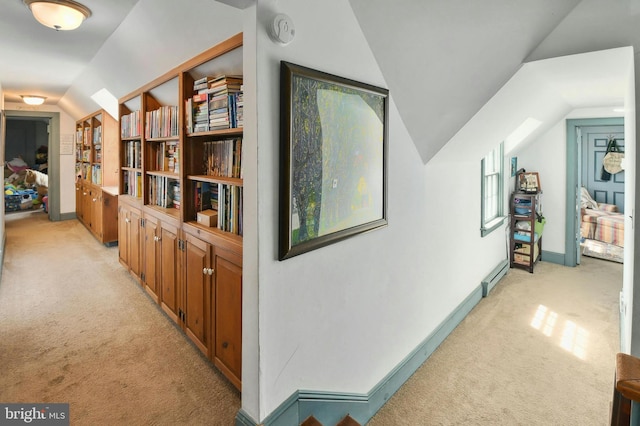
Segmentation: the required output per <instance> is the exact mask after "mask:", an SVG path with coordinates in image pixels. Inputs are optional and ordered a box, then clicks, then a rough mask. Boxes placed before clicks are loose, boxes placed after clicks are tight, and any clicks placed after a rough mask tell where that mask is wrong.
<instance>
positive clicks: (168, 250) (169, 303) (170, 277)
mask: <svg viewBox="0 0 640 426" xmlns="http://www.w3.org/2000/svg"><path fill="white" fill-rule="evenodd" d="M160 226H161V228H160V265H158V267H159V269H160V271H161V272H160V287H161V298H160V300H161V302H160V306H162V309H163V310H164V311H165V312H166V313H167V315H169V317H171V319H173V320H174V321H175V322H179V318H178V315H179V312H178V310H179V306H180V292H179V284H180V280H179V276H180V275H179V272H180V268H179V252H178V230H177V229H176V228H175V227H171V226H168V225H165V224H163V223H162V224H161V225H160Z"/></svg>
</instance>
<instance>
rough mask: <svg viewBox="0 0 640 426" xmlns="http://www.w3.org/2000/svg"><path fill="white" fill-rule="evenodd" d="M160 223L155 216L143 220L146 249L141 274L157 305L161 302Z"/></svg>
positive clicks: (148, 291) (143, 237) (143, 236)
mask: <svg viewBox="0 0 640 426" xmlns="http://www.w3.org/2000/svg"><path fill="white" fill-rule="evenodd" d="M159 228H160V227H159V223H158V220H157V219H156V218H154V217H153V216H151V217H147V218H144V219H143V222H142V234H141V235H142V239H143V244H144V247H142V249H143V250H142V252H143V254H144V264H143V272H142V274H141V279H142V283H143V285H144V289H145V290H146V291H147V293H149V295H150V296H151V298H152V299H153V300H155V302H156V303H159V302H160V294H161V293H160V274H161V269H160V262H159V256H160V251H161V247H160V243H161V242H160V235H159Z"/></svg>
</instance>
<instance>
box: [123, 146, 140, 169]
mask: <svg viewBox="0 0 640 426" xmlns="http://www.w3.org/2000/svg"><path fill="white" fill-rule="evenodd" d="M124 144H125V145H124V158H123V162H122V164H123V165H124V166H125V167H132V168H134V169H140V168H142V144H141V142H140V141H128V142H124Z"/></svg>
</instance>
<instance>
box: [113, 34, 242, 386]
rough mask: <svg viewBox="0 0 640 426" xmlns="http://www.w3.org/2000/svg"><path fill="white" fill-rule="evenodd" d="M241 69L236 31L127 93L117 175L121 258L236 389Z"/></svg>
mask: <svg viewBox="0 0 640 426" xmlns="http://www.w3.org/2000/svg"><path fill="white" fill-rule="evenodd" d="M241 75H242V34H238V35H236V36H234V37H232V38H230V39H229V40H226V41H224V42H222V43H220V44H219V45H216V46H213V47H212V48H211V49H209V50H207V51H205V52H203V53H202V54H200V55H198V56H196V57H194V58H193V59H191V60H189V61H187V62H185V63H183V64H182V65H180V66H178V67H176V68H174V69H173V70H171V71H169V72H167V73H166V74H164V75H162V76H160V77H158V78H157V79H155V80H154V81H152V82H150V83H148V84H146V85H145V86H143V87H141V88H140V89H138V90H135V91H133V92H132V93H130V94H128V95H126V96H124V97H122V98H121V99H119V104H120V112H119V114H120V117H119V118H120V126H121V127H120V138H119V150H120V173H119V177H118V185H119V205H120V210H119V226H120V229H119V233H120V237H119V238H120V241H119V244H120V261H121V263H122V264H123V265H125V266H126V267H127V268H128V269H129V270H130V272H131V273H132V274H133V275H134V276H135V277H136V278H137V279H138V280H139V281H140V282H141V283H142V285H143V286H144V288H145V290H146V291H147V292H148V293H149V295H150V296H151V298H152V299H153V300H154V301H155V302H156V303H158V304H159V305H160V307H161V308H162V310H163V311H164V312H165V313H166V315H167V316H168V317H169V318H171V319H172V320H173V321H175V322H176V323H177V325H178V326H179V327H180V328H181V329H182V330H183V332H184V334H185V335H186V337H187V338H189V339H190V340H191V341H192V342H193V344H194V345H195V346H196V347H197V348H198V349H199V350H200V351H201V352H202V353H203V354H204V355H205V356H206V357H208V358H209V359H210V360H211V362H212V363H213V364H214V365H215V366H216V367H217V368H218V369H220V371H222V373H223V374H224V375H225V376H226V377H228V378H229V380H230V382H231V383H233V384H234V386H236V387H237V388H238V389H240V388H241V370H242V361H241V360H242V314H241V313H242V204H243V203H242V176H241V170H242V167H241V158H242V151H241V150H242V135H243V132H242V124H243V123H242V119H241V118H242V113H241V110H242V108H243V105H242V103H243V102H242V92H241V81H242V77H241ZM203 210H208V211H209V212H208V213H211V212H212V211H216V212H217V219H216V220H215V221H213V222H212V223H211V224H203V223H201V222H199V221H198V216H199V213H200V212H202V211H203ZM212 214H215V213H212ZM136 220H139V221H140V223H141V225H140V226H139V227H137V228H136V226H135V225H134V223H135V221H136ZM136 241H138V242H139V243H136ZM136 244H137V245H136Z"/></svg>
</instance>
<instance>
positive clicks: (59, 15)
mask: <svg viewBox="0 0 640 426" xmlns="http://www.w3.org/2000/svg"><path fill="white" fill-rule="evenodd" d="M23 1H24V4H26V5H27V6H28V7H29V9H31V13H33V16H34V18H36V20H37V21H38V22H40V23H41V24H42V25H44V26H45V27H49V28H53V29H54V30H56V31H59V30H62V31H68V30H75V29H76V28H78V27H79V26H80V24H82V22H83V21H84V20H85V19H87V18H88V17H89V16H91V11H90V10H89V9H88V8H86V7H85V6H83V5H81V4H80V3H76V2H75V1H72V0H23Z"/></svg>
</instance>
